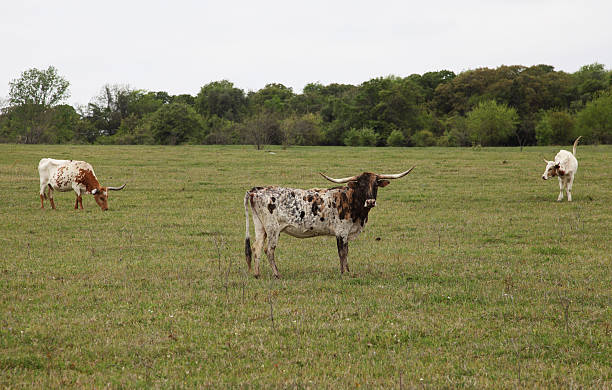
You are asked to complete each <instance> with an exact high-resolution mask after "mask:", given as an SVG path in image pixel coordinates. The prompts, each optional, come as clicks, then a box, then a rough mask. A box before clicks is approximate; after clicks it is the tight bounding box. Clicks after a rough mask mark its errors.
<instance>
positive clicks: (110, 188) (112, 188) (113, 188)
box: [106, 183, 127, 191]
mask: <svg viewBox="0 0 612 390" xmlns="http://www.w3.org/2000/svg"><path fill="white" fill-rule="evenodd" d="M125 184H127V183H125ZM125 184H124V185H122V186H121V187H106V188H107V189H109V190H112V191H119V190H122V189H123V187H125Z"/></svg>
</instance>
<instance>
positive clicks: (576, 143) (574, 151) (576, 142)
mask: <svg viewBox="0 0 612 390" xmlns="http://www.w3.org/2000/svg"><path fill="white" fill-rule="evenodd" d="M580 138H582V136H580V137H578V138H576V141H574V150H573V151H572V153H573V154H574V157H576V146H578V140H579V139H580Z"/></svg>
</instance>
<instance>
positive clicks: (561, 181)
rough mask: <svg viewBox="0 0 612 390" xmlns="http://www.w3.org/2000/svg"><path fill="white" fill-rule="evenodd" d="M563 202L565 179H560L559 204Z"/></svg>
mask: <svg viewBox="0 0 612 390" xmlns="http://www.w3.org/2000/svg"><path fill="white" fill-rule="evenodd" d="M562 200H563V179H561V178H559V197H557V202H561V201H562Z"/></svg>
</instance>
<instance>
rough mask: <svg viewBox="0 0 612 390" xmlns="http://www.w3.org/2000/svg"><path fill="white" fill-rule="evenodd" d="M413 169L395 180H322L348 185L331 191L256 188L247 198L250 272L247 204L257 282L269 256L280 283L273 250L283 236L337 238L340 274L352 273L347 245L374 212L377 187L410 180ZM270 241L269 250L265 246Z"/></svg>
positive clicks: (248, 251)
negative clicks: (261, 261)
mask: <svg viewBox="0 0 612 390" xmlns="http://www.w3.org/2000/svg"><path fill="white" fill-rule="evenodd" d="M413 168H414V167H412V168H410V169H409V170H407V171H405V172H402V173H398V174H395V175H377V174H375V173H369V172H364V173H362V174H361V175H358V176H351V177H345V178H343V179H334V178H331V177H329V176H326V175H324V174H322V173H321V175H322V176H323V177H324V178H326V179H327V180H330V181H332V182H334V183H347V185H346V186H345V187H334V188H330V189H317V188H313V189H309V190H302V189H295V188H283V187H265V188H264V187H254V188H252V189H251V190H249V191H247V192H246V195H245V196H244V214H245V217H246V238H245V255H246V262H247V265H248V267H249V271H251V257H252V252H251V241H250V236H249V210H248V208H249V204H250V205H251V209H252V213H253V224H254V225H255V246H254V252H255V253H254V256H255V271H254V275H255V277H259V274H260V272H259V259H260V258H261V251H262V249H263V250H264V251H265V253H266V256H267V257H268V260H269V261H270V265H271V266H272V269H273V271H274V276H275V277H277V278H278V277H279V273H278V268H277V267H276V263H275V262H274V250H275V249H276V245H277V243H278V237H279V235H280V233H281V232H282V233H286V234H289V235H291V236H293V237H298V238H307V237H315V236H335V237H336V243H337V245H338V256H339V257H340V273H344V271H345V270H346V271H347V272H350V271H349V266H348V261H347V256H348V243H349V240H352V239H354V238H356V237H357V236H358V235H359V233H360V232H361V231H362V230H363V228H364V227H365V224H366V222H367V221H368V213H369V212H370V210H371V209H372V207H374V206H376V194H377V192H378V188H379V187H385V186H387V185H388V184H389V180H390V179H399V178H401V177H403V176H406V175H407V174H408V173H410V171H412V169H413ZM266 239H267V245H266V246H264V244H265V242H264V241H265V240H266Z"/></svg>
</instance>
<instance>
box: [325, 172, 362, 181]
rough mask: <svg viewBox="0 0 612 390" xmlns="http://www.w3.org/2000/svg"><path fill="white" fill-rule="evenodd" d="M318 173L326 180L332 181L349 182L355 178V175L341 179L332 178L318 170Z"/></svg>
mask: <svg viewBox="0 0 612 390" xmlns="http://www.w3.org/2000/svg"><path fill="white" fill-rule="evenodd" d="M319 175H321V176H323V177H324V178H326V179H327V180H329V181H332V182H334V183H346V182H349V181H351V180H356V179H357V176H351V177H345V178H342V179H334V178H333V177H329V176H327V175H325V174H323V173H321V172H319Z"/></svg>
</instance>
